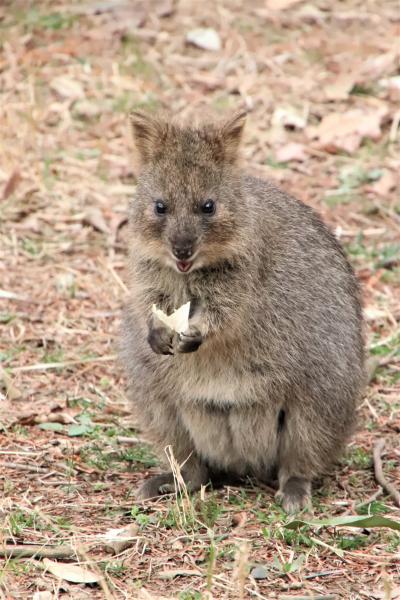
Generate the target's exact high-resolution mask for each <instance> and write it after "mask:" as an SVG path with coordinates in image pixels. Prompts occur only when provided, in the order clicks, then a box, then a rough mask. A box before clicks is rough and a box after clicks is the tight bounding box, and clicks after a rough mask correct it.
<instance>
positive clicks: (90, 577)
mask: <svg viewBox="0 0 400 600" xmlns="http://www.w3.org/2000/svg"><path fill="white" fill-rule="evenodd" d="M43 565H44V566H45V567H46V570H47V571H50V573H52V575H55V577H58V578H59V579H65V580H66V581H71V582H72V583H98V582H99V581H100V576H99V575H96V573H93V572H92V571H89V570H88V569H83V568H82V567H78V565H72V564H70V563H63V562H55V561H53V560H50V559H48V558H44V559H43Z"/></svg>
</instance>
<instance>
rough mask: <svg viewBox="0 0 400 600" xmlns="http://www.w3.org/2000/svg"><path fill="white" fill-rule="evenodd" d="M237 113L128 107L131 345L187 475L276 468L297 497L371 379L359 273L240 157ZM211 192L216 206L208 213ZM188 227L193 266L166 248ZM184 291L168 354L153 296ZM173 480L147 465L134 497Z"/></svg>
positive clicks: (163, 442) (331, 454) (126, 343)
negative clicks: (182, 114)
mask: <svg viewBox="0 0 400 600" xmlns="http://www.w3.org/2000/svg"><path fill="white" fill-rule="evenodd" d="M243 124H244V115H243V114H239V115H236V116H234V117H233V118H232V119H230V120H229V121H227V122H226V123H224V124H222V125H215V124H206V125H205V126H204V127H193V128H191V127H187V126H186V127H179V126H178V125H176V124H174V123H171V122H168V121H166V120H160V119H156V118H154V117H150V116H148V115H146V114H143V113H135V114H134V115H133V116H132V127H133V132H134V138H135V143H136V148H137V150H138V152H139V154H140V157H141V163H142V167H141V169H142V170H141V173H140V177H139V181H138V188H137V193H136V197H135V199H134V200H133V202H132V206H131V217H130V228H131V229H130V232H131V234H130V277H131V282H130V288H131V295H130V300H129V302H128V305H127V308H126V312H125V320H124V326H123V358H124V363H125V366H126V370H127V373H128V376H129V385H130V392H131V397H132V401H133V403H134V405H135V408H136V411H135V412H136V415H137V416H138V418H139V419H140V422H141V426H142V428H143V429H144V430H145V431H146V433H147V434H148V435H149V436H150V437H151V439H152V440H153V441H154V444H155V445H156V446H157V447H158V449H159V450H160V453H161V454H163V449H164V448H165V446H167V445H169V444H171V445H172V447H173V451H174V454H175V456H176V458H177V460H178V461H179V462H182V463H184V462H185V461H187V462H186V463H185V466H184V468H183V475H184V477H185V479H186V481H187V483H188V485H189V486H190V487H191V488H192V489H197V488H199V487H200V485H201V484H205V483H207V482H208V481H209V479H210V478H212V477H213V476H215V475H216V474H217V473H221V472H227V473H233V474H234V475H237V476H245V475H248V474H251V475H254V476H255V477H257V478H260V479H262V480H267V479H268V478H269V477H270V476H271V475H272V473H273V472H274V471H276V472H277V475H278V480H279V490H280V491H279V493H280V496H281V497H282V502H283V506H284V508H285V509H286V510H288V511H295V510H299V509H300V508H302V507H304V506H305V505H306V504H307V503H308V501H309V496H310V489H311V481H312V480H313V479H314V478H316V477H318V476H319V475H321V474H322V473H324V472H325V471H326V470H327V468H328V467H329V466H330V465H331V464H332V462H333V461H334V460H335V459H336V457H337V456H338V455H339V454H340V452H341V450H342V448H343V445H344V444H345V442H346V441H347V439H348V437H349V435H350V433H351V431H352V427H353V424H354V416H355V406H356V402H357V400H358V399H359V397H360V395H361V392H362V389H363V384H364V368H363V362H364V353H363V341H362V333H361V325H362V319H361V307H360V299H359V288H358V285H357V281H356V278H355V276H354V274H353V271H352V269H351V267H350V265H349V263H348V262H347V260H346V258H345V256H344V253H343V251H342V248H341V247H340V245H339V243H338V242H337V240H336V239H335V237H334V236H333V235H332V234H331V233H330V231H329V230H328V228H327V227H326V226H325V225H324V224H323V223H322V221H321V220H320V218H319V217H318V216H317V214H316V213H315V212H314V211H313V210H312V209H311V208H309V207H307V206H306V205H304V204H303V203H301V202H299V201H297V200H296V199H294V198H292V197H290V196H289V195H288V194H286V193H285V192H283V191H281V190H279V189H278V188H276V187H275V186H274V185H273V184H272V183H270V182H268V181H264V180H261V179H256V178H254V177H250V176H248V175H246V174H245V173H244V172H242V170H241V168H240V167H238V166H237V163H236V155H237V148H238V144H239V141H240V137H241V134H242V129H243ZM209 198H211V199H214V200H215V202H216V212H215V214H214V215H211V216H210V215H203V214H202V213H201V212H200V205H201V203H204V202H205V201H206V200H207V199H209ZM159 199H161V200H163V201H164V202H165V203H166V205H167V210H168V212H167V214H166V215H165V216H161V217H160V216H159V215H156V214H155V212H154V202H155V201H157V200H159ZM182 239H184V240H185V243H189V242H190V244H191V245H192V247H193V251H194V253H195V254H194V255H195V260H194V263H193V266H192V268H191V270H190V271H189V272H188V273H180V272H178V270H177V268H176V259H174V257H173V255H172V250H171V249H172V247H173V245H174V244H175V243H177V242H176V240H178V241H179V240H182ZM188 300H190V301H191V302H192V311H191V316H190V328H189V331H188V332H185V333H186V335H184V336H181V339H179V340H178V345H177V347H175V355H173V356H170V355H167V352H171V351H172V348H173V344H174V341H173V333H172V332H171V331H170V330H168V329H167V328H165V326H163V325H162V324H161V323H160V322H155V319H154V318H153V317H152V314H151V307H152V304H153V303H157V304H158V305H160V306H161V307H162V308H163V310H164V311H165V312H170V311H172V310H173V309H174V308H177V307H179V306H181V305H182V304H183V303H185V302H187V301H188ZM148 341H149V342H150V344H151V347H150V345H149V343H148ZM161 353H165V354H166V355H163V354H161ZM188 457H189V458H188ZM187 459H188V460H187ZM171 482H172V479H171V476H170V475H169V474H165V475H161V476H158V478H153V479H150V480H149V481H148V482H146V483H145V485H144V486H143V487H142V489H141V491H140V492H139V496H140V497H142V498H147V497H151V496H154V495H157V494H158V493H160V492H164V491H166V490H168V489H170V487H169V486H170V484H171Z"/></svg>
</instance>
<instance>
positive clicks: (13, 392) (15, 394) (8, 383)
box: [0, 365, 22, 400]
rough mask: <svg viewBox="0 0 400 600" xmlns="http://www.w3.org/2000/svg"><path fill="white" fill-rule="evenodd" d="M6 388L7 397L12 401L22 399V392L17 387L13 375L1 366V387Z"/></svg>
mask: <svg viewBox="0 0 400 600" xmlns="http://www.w3.org/2000/svg"><path fill="white" fill-rule="evenodd" d="M2 386H3V387H4V388H5V390H6V395H7V397H8V398H9V399H10V400H17V398H21V397H22V392H21V391H20V390H19V389H18V388H17V387H16V385H15V384H14V382H13V379H12V377H11V375H9V374H8V373H7V371H6V370H5V369H3V367H2V366H1V365H0V387H2Z"/></svg>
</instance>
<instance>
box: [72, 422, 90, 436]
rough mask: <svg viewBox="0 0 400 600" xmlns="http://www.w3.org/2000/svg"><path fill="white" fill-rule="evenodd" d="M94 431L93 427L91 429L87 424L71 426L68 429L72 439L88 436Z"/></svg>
mask: <svg viewBox="0 0 400 600" xmlns="http://www.w3.org/2000/svg"><path fill="white" fill-rule="evenodd" d="M92 430H93V427H91V426H90V425H85V424H77V425H70V426H69V427H68V435H69V436H70V437H75V436H79V435H86V434H87V433H90V432H91V431H92Z"/></svg>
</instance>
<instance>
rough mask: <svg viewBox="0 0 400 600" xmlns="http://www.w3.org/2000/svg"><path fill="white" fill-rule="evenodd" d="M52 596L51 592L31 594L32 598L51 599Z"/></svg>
mask: <svg viewBox="0 0 400 600" xmlns="http://www.w3.org/2000/svg"><path fill="white" fill-rule="evenodd" d="M53 597H54V596H53V594H52V593H51V592H35V593H34V594H33V596H32V600H52V598H53Z"/></svg>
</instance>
